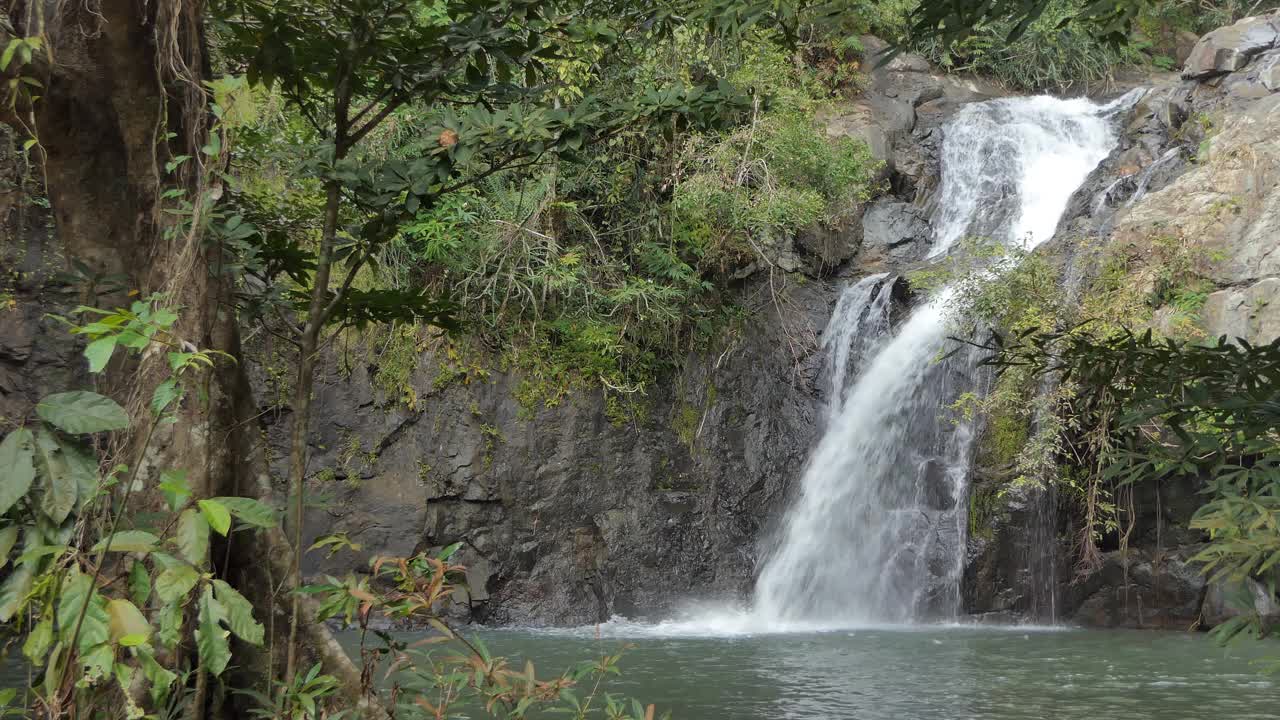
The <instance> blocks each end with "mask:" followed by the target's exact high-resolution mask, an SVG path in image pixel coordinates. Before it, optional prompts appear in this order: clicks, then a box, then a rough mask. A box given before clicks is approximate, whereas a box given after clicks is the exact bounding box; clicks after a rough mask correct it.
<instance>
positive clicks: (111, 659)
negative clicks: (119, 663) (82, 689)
mask: <svg viewBox="0 0 1280 720" xmlns="http://www.w3.org/2000/svg"><path fill="white" fill-rule="evenodd" d="M115 662H116V654H115V651H114V650H113V649H112V648H111V646H110V645H109V644H107V643H105V642H104V643H99V644H98V645H94V646H92V647H85V648H82V649H81V650H80V667H82V668H83V669H84V677H82V678H81V679H80V682H88V683H90V684H92V683H95V682H97V681H98V680H101V679H102V678H105V677H107V676H108V675H109V674H110V673H111V668H112V666H113V665H115Z"/></svg>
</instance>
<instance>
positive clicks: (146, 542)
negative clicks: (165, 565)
mask: <svg viewBox="0 0 1280 720" xmlns="http://www.w3.org/2000/svg"><path fill="white" fill-rule="evenodd" d="M108 541H110V543H111V544H110V545H109V546H108V544H107V542H108ZM159 544H160V538H158V537H156V536H155V535H153V534H151V533H149V532H147V531H146V530H122V531H120V532H118V533H116V534H115V535H113V536H111V537H106V538H102V539H101V540H99V541H98V544H97V545H94V546H93V551H94V552H104V551H109V552H141V553H145V552H151V551H152V550H155V549H156V545H159Z"/></svg>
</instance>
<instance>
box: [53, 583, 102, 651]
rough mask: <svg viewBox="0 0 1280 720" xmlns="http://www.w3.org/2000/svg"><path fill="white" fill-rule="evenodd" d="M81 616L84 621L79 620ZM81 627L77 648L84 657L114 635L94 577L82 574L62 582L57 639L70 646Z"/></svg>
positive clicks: (77, 638)
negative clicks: (108, 623) (77, 627)
mask: <svg viewBox="0 0 1280 720" xmlns="http://www.w3.org/2000/svg"><path fill="white" fill-rule="evenodd" d="M81 614H83V615H84V620H83V621H81V620H80V616H81ZM77 624H79V627H80V634H79V635H78V636H77V637H76V645H75V647H76V648H77V649H78V650H79V651H80V653H81V654H85V653H88V652H90V651H91V650H92V649H93V648H96V647H97V646H99V645H102V644H103V643H105V642H107V641H108V640H110V638H111V633H110V630H109V628H108V625H107V607H106V601H105V600H103V598H102V596H101V595H99V594H98V589H97V588H96V587H95V586H94V584H93V578H92V577H91V576H89V575H87V574H85V573H82V572H78V571H77V572H75V574H72V575H69V576H68V577H67V579H66V580H65V581H64V582H63V583H62V596H61V597H59V598H58V633H59V635H58V639H59V640H61V641H62V642H63V643H70V642H71V638H72V635H73V634H75V632H76V626H77Z"/></svg>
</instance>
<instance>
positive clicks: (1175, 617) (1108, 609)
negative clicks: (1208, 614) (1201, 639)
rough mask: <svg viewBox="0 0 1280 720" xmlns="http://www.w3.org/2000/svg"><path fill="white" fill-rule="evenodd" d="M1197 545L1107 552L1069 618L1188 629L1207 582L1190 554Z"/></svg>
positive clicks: (1090, 622) (1092, 623)
mask: <svg viewBox="0 0 1280 720" xmlns="http://www.w3.org/2000/svg"><path fill="white" fill-rule="evenodd" d="M1196 549H1197V548H1195V547H1194V546H1193V547H1187V548H1179V549H1178V550H1176V551H1172V552H1162V551H1159V550H1146V549H1138V550H1131V551H1129V552H1127V553H1122V552H1120V551H1115V552H1110V553H1107V554H1106V555H1105V556H1104V557H1103V560H1102V566H1101V567H1100V568H1099V569H1098V570H1096V571H1095V572H1093V573H1092V574H1090V575H1089V577H1088V578H1087V579H1086V580H1085V581H1084V582H1083V583H1082V584H1081V585H1079V586H1075V587H1072V588H1070V589H1069V592H1072V593H1078V594H1079V595H1081V596H1082V597H1083V599H1081V600H1080V601H1079V605H1078V607H1077V609H1076V610H1075V613H1074V615H1073V616H1072V619H1073V620H1075V621H1076V622H1079V623H1082V624H1085V625H1089V626H1092V627H1124V628H1152V629H1164V630H1187V629H1190V628H1192V627H1194V626H1195V625H1196V624H1197V623H1198V622H1199V621H1200V619H1201V607H1202V606H1203V604H1204V598H1205V594H1206V592H1207V588H1208V585H1207V583H1206V581H1205V577H1204V574H1203V573H1201V572H1200V567H1199V565H1198V564H1196V563H1192V562H1189V558H1190V556H1191V555H1192V554H1194V551H1195V550H1196Z"/></svg>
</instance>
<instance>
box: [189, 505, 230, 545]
mask: <svg viewBox="0 0 1280 720" xmlns="http://www.w3.org/2000/svg"><path fill="white" fill-rule="evenodd" d="M196 505H198V506H199V507H200V514H202V515H204V519H205V520H206V521H207V522H208V523H209V527H211V528H213V529H214V531H215V532H217V533H218V534H219V535H223V536H225V535H226V534H227V533H228V532H230V530H231V513H229V512H227V508H226V506H224V505H223V504H222V503H220V502H218V501H217V500H198V501H196Z"/></svg>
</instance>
